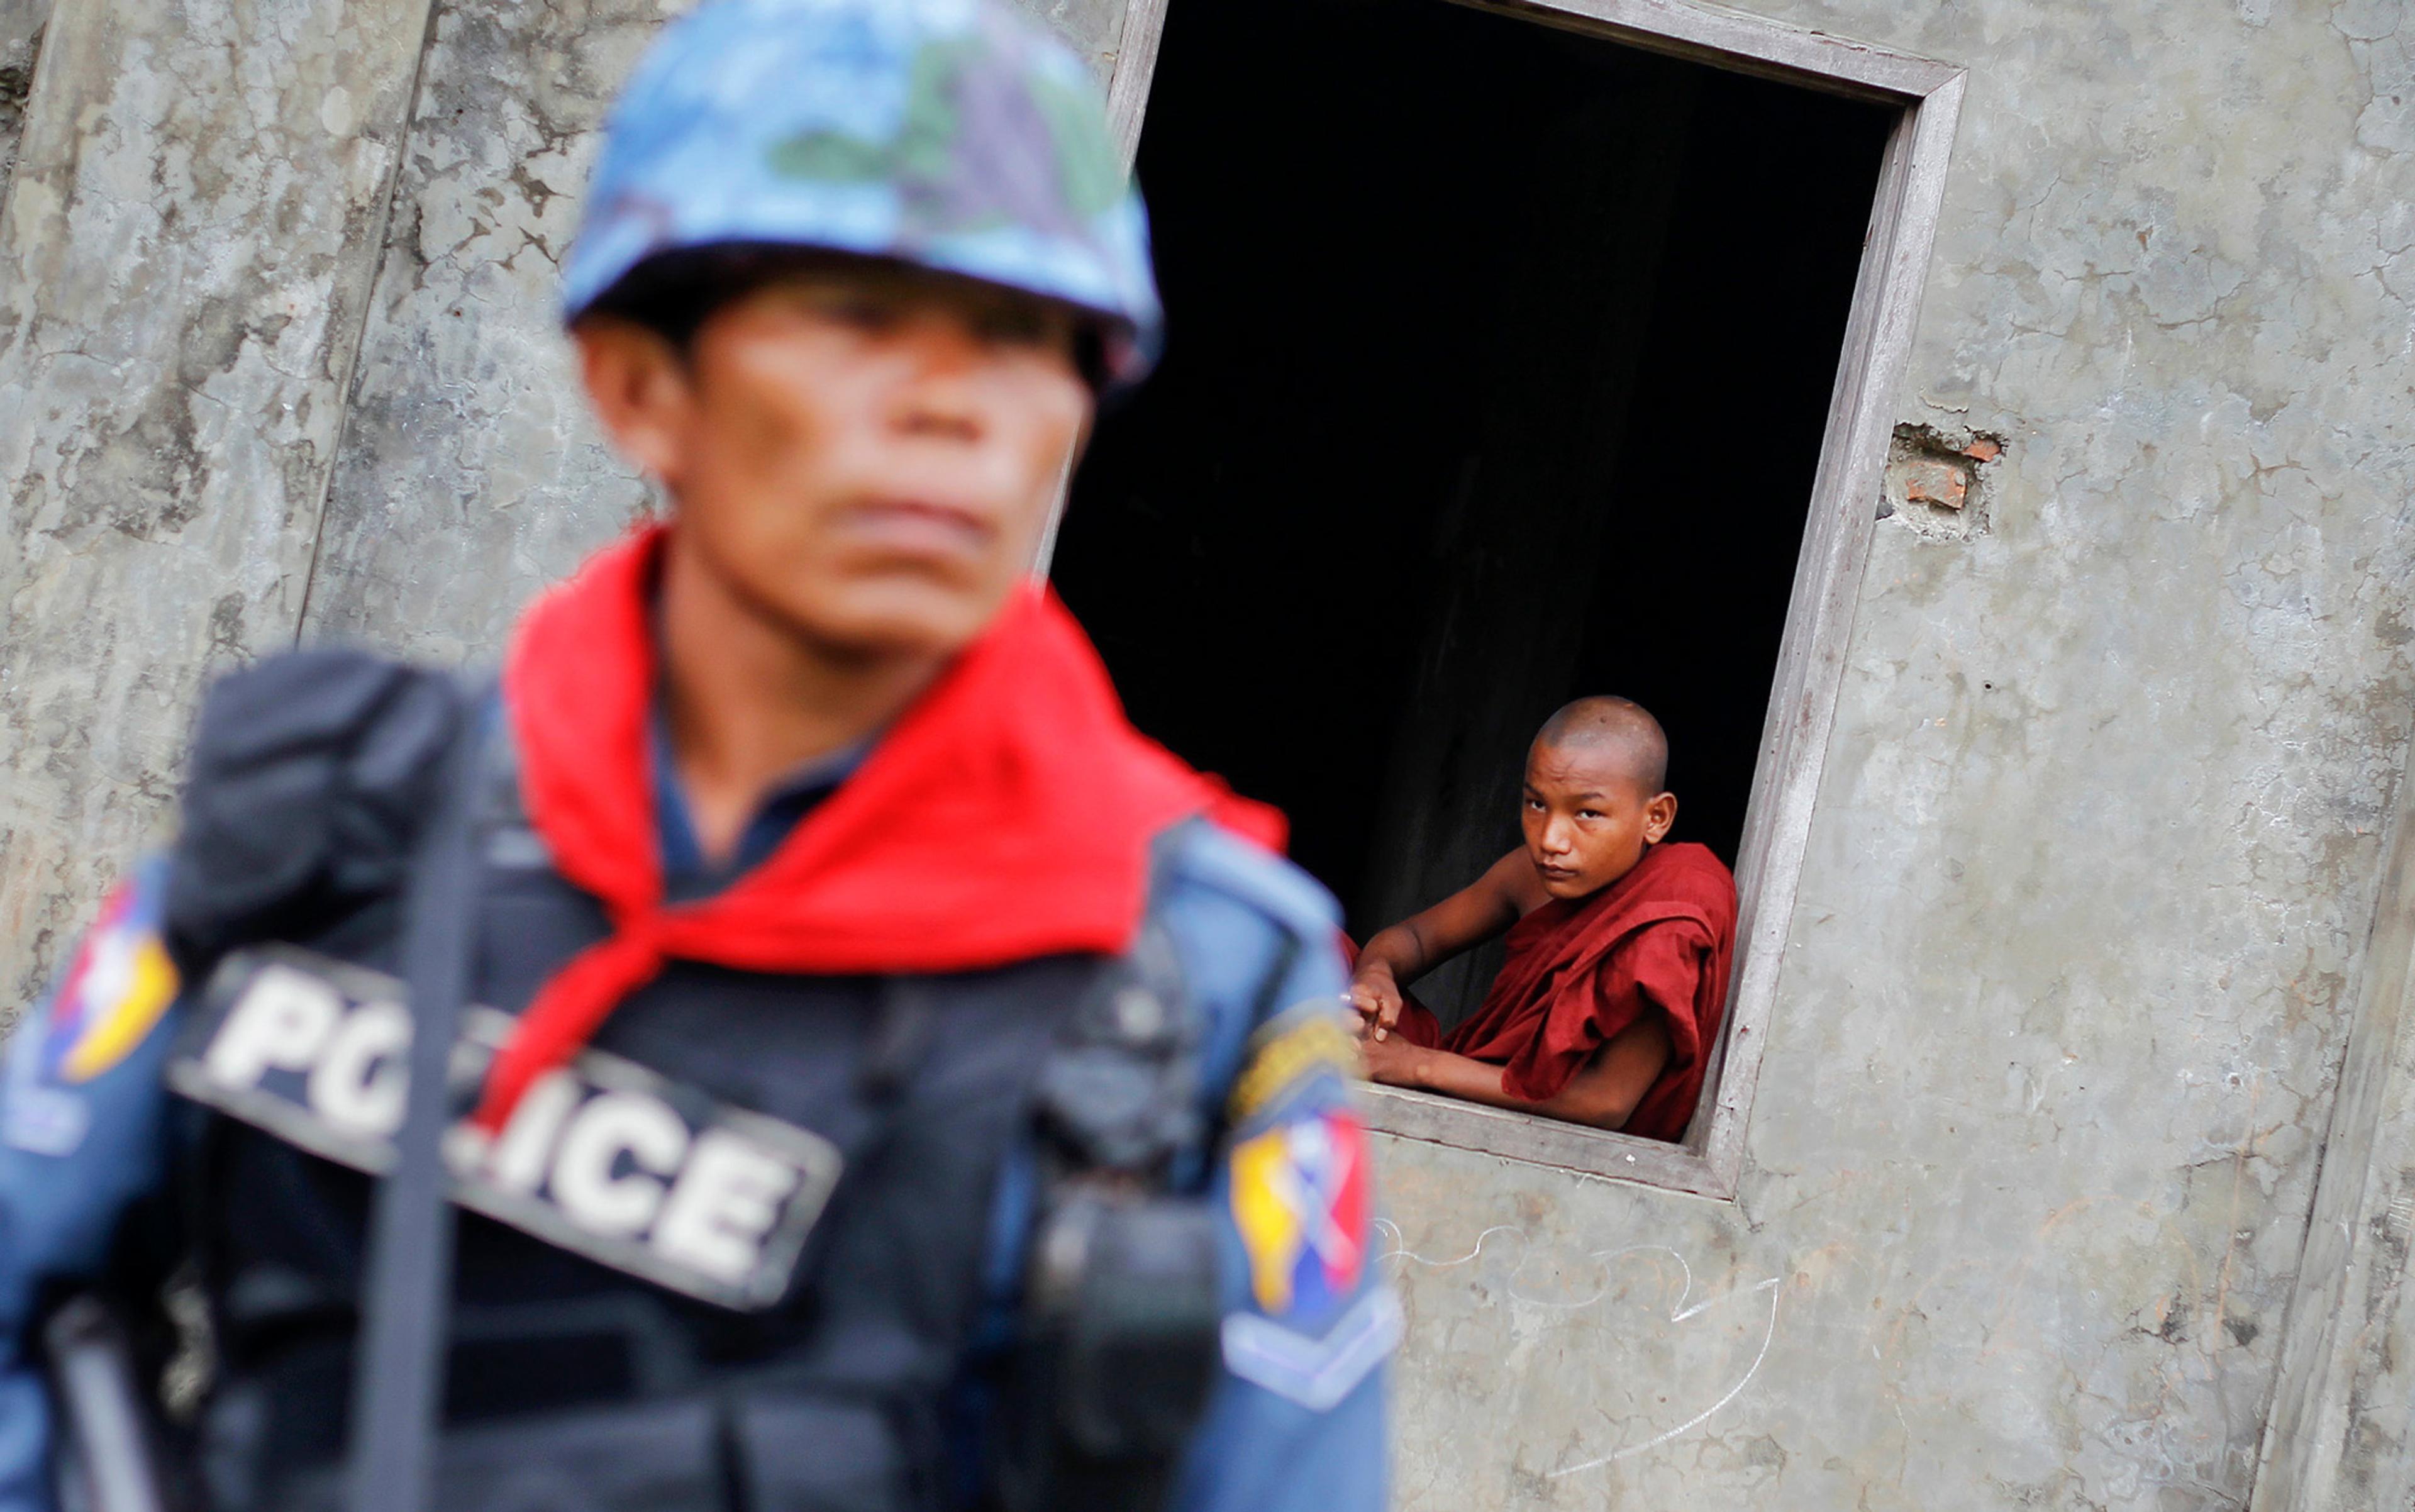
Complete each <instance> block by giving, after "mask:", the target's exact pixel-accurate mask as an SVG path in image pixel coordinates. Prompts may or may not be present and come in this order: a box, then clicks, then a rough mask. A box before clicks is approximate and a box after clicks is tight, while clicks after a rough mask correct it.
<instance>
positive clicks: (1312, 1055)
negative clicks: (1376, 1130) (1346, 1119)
mask: <svg viewBox="0 0 2415 1512" xmlns="http://www.w3.org/2000/svg"><path fill="white" fill-rule="evenodd" d="M1319 1072H1330V1073H1332V1074H1335V1075H1338V1076H1340V1077H1342V1079H1343V1080H1345V1081H1356V1080H1357V1078H1358V1076H1359V1074H1360V1066H1359V1062H1358V1044H1357V1040H1353V1039H1351V1038H1350V1031H1349V1030H1347V1029H1345V1028H1343V1027H1342V1016H1341V1013H1340V1012H1339V1010H1338V1004H1337V1001H1336V1000H1335V999H1332V998H1326V997H1312V998H1310V999H1309V1000H1308V1001H1306V1002H1303V1003H1295V1004H1293V1005H1292V1006H1291V1007H1289V1008H1287V1009H1285V1010H1282V1012H1281V1013H1278V1014H1276V1015H1275V1016H1274V1017H1273V1018H1271V1019H1268V1020H1267V1022H1266V1023H1265V1024H1264V1025H1261V1026H1260V1027H1259V1028H1258V1030H1257V1032H1256V1033H1255V1034H1252V1036H1251V1037H1250V1042H1249V1045H1248V1047H1247V1048H1246V1049H1245V1050H1243V1052H1242V1056H1241V1073H1240V1075H1239V1076H1237V1077H1236V1078H1235V1079H1234V1081H1233V1092H1232V1097H1231V1099H1230V1100H1229V1101H1228V1102H1227V1104H1226V1107H1225V1116H1226V1117H1227V1118H1228V1119H1229V1120H1230V1121H1231V1122H1232V1123H1233V1124H1235V1125H1236V1126H1238V1125H1241V1124H1245V1123H1247V1122H1249V1121H1250V1120H1251V1119H1252V1118H1254V1117H1256V1116H1257V1115H1259V1114H1261V1113H1264V1112H1265V1111H1266V1110H1267V1109H1268V1108H1272V1107H1277V1106H1280V1105H1281V1104H1282V1102H1283V1101H1284V1100H1285V1099H1286V1098H1287V1097H1288V1096H1289V1095H1290V1094H1291V1093H1292V1092H1294V1091H1295V1090H1297V1089H1299V1088H1301V1087H1304V1086H1306V1085H1310V1084H1311V1083H1312V1082H1313V1081H1315V1080H1316V1078H1317V1075H1318V1073H1319Z"/></svg>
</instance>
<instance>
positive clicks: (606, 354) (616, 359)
mask: <svg viewBox="0 0 2415 1512" xmlns="http://www.w3.org/2000/svg"><path fill="white" fill-rule="evenodd" d="M570 334H571V337H572V339H574V340H576V341H577V343H578V371H579V377H580V379H581V380H582V381H583V382H585V383H586V385H587V401H588V402H589V403H590V404H592V405H593V406H594V407H595V417H596V418H597V419H598V420H600V421H602V422H603V423H604V429H605V431H606V433H607V434H608V435H610V437H611V438H612V444H613V445H614V446H616V447H617V448H619V449H620V452H621V455H622V456H623V457H627V458H628V459H629V460H630V461H632V462H635V463H637V466H639V467H640V468H643V469H644V470H645V471H646V472H648V473H649V474H651V475H652V476H653V477H655V478H657V479H659V480H660V481H661V482H662V483H663V485H664V486H665V487H668V488H670V489H671V490H673V491H674V492H676V491H677V490H678V487H679V479H680V473H681V472H682V464H683V462H684V459H685V457H686V455H687V438H688V434H689V427H690V424H691V422H692V421H693V418H694V414H695V408H696V388H695V384H694V382H693V381H692V379H691V376H690V373H689V369H688V365H687V362H686V360H685V359H684V358H683V357H682V355H681V354H680V352H679V349H678V348H676V347H674V346H672V345H671V343H670V339H669V338H668V337H665V336H664V335H663V334H662V333H661V332H659V331H656V330H654V329H653V328H652V327H651V326H646V325H641V324H639V323H637V322H635V321H631V320H626V319H623V318H622V317H621V316H618V315H606V314H600V313H599V314H590V315H587V316H583V317H581V318H580V320H579V322H578V323H577V325H575V326H573V327H572V328H571V333H570Z"/></svg>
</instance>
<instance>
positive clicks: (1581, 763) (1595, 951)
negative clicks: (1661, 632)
mask: <svg viewBox="0 0 2415 1512" xmlns="http://www.w3.org/2000/svg"><path fill="white" fill-rule="evenodd" d="M1668 771H1669V741H1668V737H1667V736H1666V735H1664V734H1663V733H1662V732H1661V729H1660V723H1659V721H1658V720H1656V719H1654V718H1653V717H1652V716H1651V715H1650V714H1649V713H1647V712H1645V711H1644V710H1643V708H1642V706H1640V705H1638V704H1635V703H1633V702H1631V701H1629V700H1628V699H1625V698H1580V699H1578V700H1577V701H1576V702H1574V703H1572V704H1569V705H1568V707H1567V708H1565V709H1562V710H1561V711H1559V712H1557V713H1555V714H1553V716H1552V717H1551V719H1550V720H1549V721H1547V722H1546V723H1545V724H1544V726H1543V728H1542V731H1541V733H1539V734H1538V735H1537V736H1536V737H1535V743H1534V745H1533V746H1532V748H1530V749H1529V751H1528V752H1527V755H1526V784H1525V794H1524V800H1523V805H1522V812H1523V816H1524V828H1525V831H1526V843H1525V845H1523V846H1521V847H1520V848H1518V849H1516V850H1513V851H1511V852H1509V854H1508V855H1507V856H1504V857H1502V858H1501V859H1500V860H1499V861H1495V862H1494V863H1493V865H1492V866H1491V867H1490V868H1488V869H1487V870H1486V872H1485V874H1484V875H1483V876H1480V877H1478V878H1477V879H1476V881H1475V882H1474V883H1473V884H1471V885H1470V886H1468V887H1466V888H1464V889H1462V890H1461V891H1458V892H1455V893H1453V894H1452V895H1451V896H1449V897H1448V898H1445V899H1444V900H1443V901H1442V902H1440V903H1438V904H1435V905H1434V906H1433V907H1431V908H1428V909H1427V910H1426V911H1425V912H1423V913H1421V914H1418V915H1417V916H1416V917H1415V918H1413V919H1409V920H1406V921H1403V922H1401V923H1398V924H1394V925H1392V926H1391V927H1390V928H1389V929H1387V930H1384V931H1383V932H1382V933H1380V934H1378V935H1376V936H1375V937H1374V938H1373V939H1371V940H1369V941H1368V942H1367V945H1366V948H1365V949H1364V950H1362V951H1360V952H1359V955H1358V961H1357V974H1356V976H1355V977H1354V978H1353V980H1352V981H1351V984H1350V998H1351V1002H1352V1004H1353V1006H1355V1007H1356V1008H1357V1010H1358V1011H1359V1013H1360V1015H1361V1016H1362V1018H1363V1019H1364V1021H1365V1023H1364V1025H1363V1026H1362V1037H1363V1038H1362V1043H1361V1046H1360V1048H1361V1049H1362V1050H1363V1051H1364V1053H1365V1055H1366V1061H1367V1074H1368V1076H1369V1077H1370V1078H1371V1079H1373V1080H1374V1081H1377V1082H1382V1083H1385V1084H1387V1085H1392V1086H1407V1087H1416V1088H1418V1089H1420V1090H1423V1091H1428V1092H1440V1093H1443V1094H1446V1095H1448V1096H1450V1097H1458V1098H1465V1099H1467V1100H1470V1101H1473V1102H1484V1103H1490V1104H1492V1105H1493V1106H1494V1107H1499V1108H1517V1109H1520V1110H1522V1111H1524V1112H1527V1113H1538V1114H1542V1115H1545V1116H1547V1117H1553V1118H1565V1119H1568V1121H1570V1122H1572V1123H1582V1124H1590V1125H1592V1126H1593V1127H1595V1128H1597V1129H1615V1130H1625V1131H1626V1132H1628V1133H1630V1134H1639V1135H1642V1136H1643V1137H1644V1138H1647V1139H1665V1140H1677V1139H1682V1138H1684V1137H1685V1133H1686V1124H1687V1121H1688V1119H1689V1118H1691V1117H1692V1116H1693V1112H1694V1100H1695V1098H1696V1097H1697V1096H1698V1095H1699V1094H1700V1093H1701V1091H1702V1088H1703V1070H1704V1068H1705V1063H1706V1061H1707V1059H1708V1056H1709V1053H1710V1047H1711V1045H1712V1043H1713V1041H1714V1037H1715V1036H1716V1035H1717V1034H1718V1025H1719V1015H1720V1013H1721V1012H1722V1011H1723V1010H1725V1008H1726V1005H1727V996H1728V964H1729V960H1730V957H1731V955H1732V953H1733V949H1734V943H1735V912H1736V900H1735V879H1734V878H1733V876H1730V875H1729V873H1728V869H1727V867H1726V866H1724V865H1722V864H1721V863H1720V861H1719V859H1718V857H1716V856H1714V855H1712V854H1711V852H1710V851H1709V849H1708V848H1707V847H1705V846H1697V845H1666V844H1663V837H1665V836H1666V835H1667V834H1668V833H1669V827H1670V826H1671V825H1672V824H1673V823H1674V822H1675V821H1676V818H1677V798H1676V795H1675V794H1673V793H1671V792H1669V791H1667V790H1666V786H1667V778H1668ZM1505 931H1507V932H1508V950H1509V954H1508V960H1506V961H1505V962H1503V963H1502V966H1501V974H1500V975H1499V976H1497V977H1495V978H1493V986H1492V989H1491V991H1489V992H1487V993H1486V994H1485V996H1484V1002H1483V1005H1482V1006H1481V1007H1479V1008H1478V1010H1476V1012H1475V1013H1474V1015H1473V1016H1471V1017H1470V1018H1469V1019H1468V1020H1467V1022H1465V1023H1464V1024H1462V1025H1459V1026H1458V1027H1457V1028H1455V1029H1452V1030H1450V1031H1449V1032H1448V1033H1447V1034H1446V1033H1444V1032H1443V1030H1442V1026H1441V1025H1440V1024H1439V1023H1437V1022H1436V1021H1435V1019H1434V1017H1433V1014H1432V1013H1430V1012H1428V1011H1427V1010H1426V1009H1425V1007H1424V1006H1423V1005H1422V1004H1420V1003H1418V1002H1417V1001H1416V1000H1415V999H1414V998H1411V997H1408V996H1405V995H1404V994H1403V991H1402V989H1403V986H1405V985H1406V984H1407V983H1409V982H1412V981H1416V980H1417V979H1418V977H1420V976H1422V975H1424V974H1425V973H1426V972H1428V971H1431V970H1433V968H1434V967H1435V966H1440V965H1441V964H1442V963H1444V962H1445V961H1448V960H1449V959H1451V958H1452V957H1453V956H1455V955H1458V954H1459V953H1460V952H1462V951H1467V950H1471V949H1473V948H1474V947H1476V946H1478V945H1480V944H1482V943H1484V942H1485V941H1486V940H1489V939H1491V938H1493V936H1496V935H1500V934H1502V933H1503V932H1505Z"/></svg>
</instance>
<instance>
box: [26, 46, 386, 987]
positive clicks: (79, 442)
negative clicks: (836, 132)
mask: <svg viewBox="0 0 2415 1512" xmlns="http://www.w3.org/2000/svg"><path fill="white" fill-rule="evenodd" d="M424 26H425V16H424V10H422V9H421V8H420V7H415V6H413V5H412V4H408V3H387V4H380V5H371V6H361V5H348V4H345V3H343V0H276V3H268V0H261V3H254V0H151V3H146V4H143V5H73V6H67V7H61V8H60V9H59V11H58V12H57V13H56V14H55V15H54V16H52V19H51V22H50V26H49V30H48V35H47V37H46V40H45V43H44V56H43V58H42V63H41V68H40V71H39V79H40V81H41V85H42V87H41V89H40V91H39V93H38V94H37V96H36V97H34V98H33V99H32V100H31V101H30V102H29V108H28V112H27V114H26V117H25V130H24V139H23V147H22V153H21V157H20V159H19V161H18V164H17V170H16V174H15V177H14V180H13V183H12V186H11V189H10V194H9V202H8V213H7V217H6V220H5V222H0V375H6V376H5V379H0V479H5V480H6V487H7V490H8V491H7V505H8V529H7V531H5V533H0V644H5V645H6V646H7V648H8V652H7V658H8V659H7V667H6V671H7V682H6V691H5V697H0V939H5V941H6V947H5V951H0V984H6V986H7V987H8V989H10V996H12V997H14V996H19V995H20V994H22V993H23V992H24V991H26V990H28V989H29V988H30V987H31V985H32V983H33V980H34V977H35V975H36V971H37V967H38V965H39V963H40V961H41V960H42V958H43V956H44V953H45V951H46V948H47V944H48V942H49V940H50V939H51V938H52V936H53V935H54V933H55V932H56V930H57V929H58V928H59V927H60V926H61V925H62V924H63V923H64V922H65V921H67V918H68V917H69V916H70V915H71V914H72V913H73V912H74V911H76V910H77V909H80V908H81V907H82V906H85V905H86V904H88V902H89V901H90V899H91V897H92V896H93V894H94V893H95V891H97V889H98V886H99V885H100V883H101V881H102V879H103V878H104V877H105V876H107V875H108V874H109V873H110V872H111V871H112V870H113V869H114V868H115V867H116V866H117V865H119V864H121V863H122V861H123V860H124V858H125V857H126V856H127V854H128V852H129V851H130V850H131V849H132V848H133V846H135V845H136V844H137V842H138V841H139V839H140V837H141V836H142V835H143V832H144V831H146V830H147V829H148V827H149V826H150V825H151V824H152V823H153V822H154V820H155V818H156V816H158V812H159V810H160V807H161V805H162V802H163V801H164V799H165V798H166V796H167V794H168V791H169V786H170V783H171V780H172V775H173V772H174V771H175V758H176V747H177V746H178V744H179V743H180V741H181V738H182V736H183V733H184V730H185V726H186V724H187V721H188V718H189V711H190V707H191V703H192V699H193V696H194V694H195V691H196V689H197V688H198V686H199V683H200V681H201V679H202V678H203V675H204V673H205V671H206V670H207V669H208V668H209V667H211V666H217V665H220V664H222V663H224V662H226V661H228V660H230V659H235V658H242V657H247V656H250V655H253V654H255V653H257V652H258V651H263V650H270V649H275V648H277V647H280V646H285V645H290V644H292V641H293V631H294V626H295V623H296V619H297V615H298V612H299V609H300V606H301V600H302V591H303V582H304V579H305V577H306V576H307V575H308V569H309V563H310V556H311V550H312V546H313V543H314V542H315V540H316V537H317V535H318V512H319V504H320V501H321V496H322V494H323V489H324V487H325V479H326V467H327V459H328V457H329V454H330V452H331V450H332V448H333V444H334V442H335V438H336V434H337V429H338V425H339V423H340V421H341V418H342V409H343V406H342V396H343V393H344V388H345V380H346V377H347V374H348V372H349V370H350V367H351V364H352V352H353V342H354V339H355V337H356V336H357V333H358V331H359V328H360V312H361V308H362V302H363V299H364V297H365V296H366V294H367V292H368V273H369V268H368V263H367V262H366V261H365V260H363V259H361V258H359V257H356V256H351V255H348V251H349V249H350V248H353V247H358V246H361V245H363V244H368V245H372V246H373V245H375V243H376V242H377V241H378V239H379V238H380V236H381V234H382V221H383V216H384V211H385V205H386V200H387V189H388V186H389V182H390V175H391V170H392V167H393V163H394V158H395V145H396V142H397V139H398V136H399V131H400V127H401V124H402V120H403V115H404V112H405V110H406V108H407V106H408V102H409V100H410V97H411V85H412V79H413V74H414V72H415V70H416V67H417V60H418V53H419V49H420V42H421V38H422V33H423V31H424Z"/></svg>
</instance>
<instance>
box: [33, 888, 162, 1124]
mask: <svg viewBox="0 0 2415 1512" xmlns="http://www.w3.org/2000/svg"><path fill="white" fill-rule="evenodd" d="M175 1000H176V966H175V963H173V961H171V960H169V958H168V948H167V946H166V945H165V944H164V943H163V942H162V941H161V939H160V937H159V899H158V890H157V889H156V888H153V887H149V886H145V885H144V883H143V879H142V878H141V877H130V878H128V880H126V881H124V882H121V883H119V884H118V885H117V888H116V890H115V891H113V892H111V893H110V895H109V898H108V900H107V901H106V902H104V903H103V904H102V905H101V908H100V916H99V918H98V919H96V920H95V921H93V926H92V929H91V930H90V932H89V933H87V934H86V935H85V936H84V937H83V944H82V947H81V948H79V949H78V950H77V951H76V956H75V961H74V963H73V964H72V965H70V966H68V967H67V975H66V977H64V978H62V979H61V980H60V982H59V988H58V992H57V993H56V994H55V995H54V996H52V999H51V1010H50V1013H49V1015H48V1018H47V1020H46V1022H45V1024H44V1025H43V1029H44V1032H43V1036H42V1052H41V1065H40V1069H41V1072H42V1076H43V1079H44V1080H46V1081H52V1082H64V1083H67V1084H69V1085H74V1084H78V1083H82V1082H89V1081H91V1080H92V1079H93V1078H94V1077H96V1076H98V1075H100V1074H101V1073H102V1072H104V1071H106V1070H109V1069H110V1068H112V1067H113V1066H115V1065H116V1064H117V1063H118V1062H119V1061H121V1060H124V1059H125V1058H126V1057H127V1056H128V1055H130V1054H131V1053H132V1052H133V1050H134V1047H135V1046H136V1045H139V1044H141V1043H142V1042H143V1040H145V1039H147V1038H149V1037H150V1034H151V1031H152V1030H153V1029H155V1028H157V1027H158V1025H159V1020H160V1019H161V1018H162V1017H163V1016H165V1015H166V1013H167V1011H168V1007H169V1005H170V1004H172V1003H173V1002H174V1001H175Z"/></svg>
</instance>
